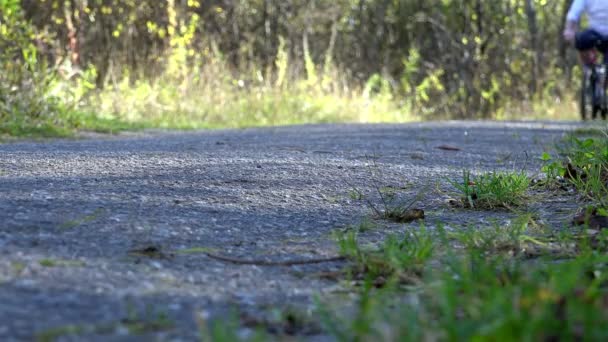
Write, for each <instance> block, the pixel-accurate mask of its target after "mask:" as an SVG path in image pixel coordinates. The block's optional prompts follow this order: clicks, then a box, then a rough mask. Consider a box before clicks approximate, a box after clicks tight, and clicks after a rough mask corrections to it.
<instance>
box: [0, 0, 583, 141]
mask: <svg viewBox="0 0 608 342" xmlns="http://www.w3.org/2000/svg"><path fill="white" fill-rule="evenodd" d="M558 3H559V2H542V3H538V4H536V5H534V6H537V7H536V8H532V10H529V9H528V7H526V6H524V4H523V3H517V4H511V3H505V4H502V3H500V4H499V3H496V4H494V3H492V4H490V3H488V4H486V5H484V6H488V7H487V9H486V10H484V11H483V12H479V13H478V10H477V9H476V8H475V7H474V6H473V5H471V4H469V3H468V2H463V1H456V0H454V1H433V4H432V5H429V6H422V5H421V4H420V3H419V2H417V1H409V0H404V1H400V2H395V3H387V4H384V5H383V4H381V3H380V2H379V1H371V2H370V3H369V4H368V5H366V6H350V5H349V4H348V2H343V1H338V2H335V1H320V2H318V3H317V2H315V3H310V2H306V1H299V0H290V1H287V2H283V3H274V2H273V1H271V2H270V3H268V4H266V3H265V2H255V1H244V2H237V3H224V4H215V5H214V4H210V3H209V4H208V3H203V2H200V1H188V2H176V1H173V0H171V1H159V2H149V3H140V2H136V1H135V2H134V1H130V0H114V1H111V4H108V3H103V2H90V1H89V2H87V1H80V0H76V1H68V2H61V1H57V0H51V1H30V2H27V3H24V4H22V3H21V2H20V1H16V0H2V1H0V66H1V67H2V70H3V72H2V74H1V75H0V136H1V137H4V138H8V137H13V136H21V137H22V136H25V137H48V136H70V135H72V134H73V133H74V132H75V131H77V130H93V131H100V132H115V131H120V130H124V129H138V128H145V127H161V128H177V129H193V128H216V127H251V126H268V125H286V124H303V123H324V122H406V121H420V120H429V119H431V120H432V119H469V118H483V119H491V118H494V119H521V118H547V119H574V118H576V114H575V113H576V97H575V95H573V94H574V93H575V92H574V91H572V89H573V88H572V85H574V89H575V88H576V86H577V84H576V82H571V80H572V79H574V80H576V79H577V75H578V73H579V70H578V68H577V67H576V62H575V59H573V58H572V56H570V55H569V54H568V53H566V52H567V50H563V49H562V48H561V47H560V46H556V45H555V44H556V40H555V39H552V38H553V37H554V36H555V37H557V36H559V35H558V33H559V32H561V31H560V28H559V26H558V25H557V24H556V22H557V21H556V20H553V19H551V20H549V18H553V14H554V13H555V12H556V11H560V10H561V7H560V5H559V4H558ZM260 13H263V14H264V16H263V17H264V18H266V19H265V22H264V23H262V24H260V25H258V23H255V22H254V21H252V18H258V17H259V18H262V16H261V15H260ZM472 13H476V14H475V15H473V14H472ZM515 13H518V14H517V15H516V14H515ZM380 14H381V16H380V17H378V15H380ZM406 14H407V15H406ZM365 18H368V19H365ZM455 18H475V20H476V21H478V23H477V24H475V25H473V24H465V26H463V27H462V28H461V27H459V25H460V24H459V23H460V21H459V20H453V19H455ZM505 18H508V19H509V21H508V23H509V24H508V25H507V24H505V23H506V22H507V21H505ZM530 23H534V25H533V27H538V26H539V25H542V27H543V28H544V30H542V31H538V30H532V28H533V27H532V26H530V27H528V26H527V25H529V24H530ZM530 25H531V24H530ZM483 27H493V28H496V30H498V31H497V32H493V31H492V30H488V31H486V30H483V29H482V28H483ZM218 28H222V29H221V30H219V29H218ZM218 30H219V31H218ZM461 31H462V35H460V34H459V35H455V34H452V33H451V32H461ZM296 32H301V33H302V34H303V36H301V35H300V34H295V33H296ZM357 32H359V33H357ZM373 32H376V33H377V36H376V35H374V34H372V33H373ZM417 32H424V33H425V34H424V35H425V36H428V37H430V39H424V40H421V39H420V37H419V36H422V35H420V34H418V33H417ZM498 32H500V34H498ZM448 33H449V34H448ZM446 34H447V36H446ZM527 37H532V41H534V42H535V44H536V45H532V46H530V45H529V44H528V40H529V39H528V38H527ZM446 39H447V41H450V46H449V47H446V46H443V45H442V44H443V43H441V42H444V41H446ZM556 49H560V50H559V51H560V53H559V58H558V60H555V61H548V60H547V58H548V56H554V54H550V53H546V54H543V53H541V52H542V51H554V50H556ZM562 50H563V51H562ZM438 51H441V53H437V52H438ZM533 55H534V56H535V58H530V56H533ZM463 56H464V57H463ZM498 56H501V57H500V58H499V57H498ZM502 56H504V58H502ZM486 76H487V77H486Z"/></svg>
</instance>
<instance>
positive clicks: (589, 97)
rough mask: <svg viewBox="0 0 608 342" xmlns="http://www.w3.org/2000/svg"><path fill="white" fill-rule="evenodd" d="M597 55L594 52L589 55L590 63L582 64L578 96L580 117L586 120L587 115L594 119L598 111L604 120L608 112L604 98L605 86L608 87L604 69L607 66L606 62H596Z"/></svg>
mask: <svg viewBox="0 0 608 342" xmlns="http://www.w3.org/2000/svg"><path fill="white" fill-rule="evenodd" d="M597 56H598V54H597V53H594V54H593V55H592V57H591V63H590V65H583V80H582V87H581V98H580V110H581V118H582V119H583V120H587V117H590V118H591V119H592V120H594V119H595V118H596V117H597V114H598V113H600V114H601V115H602V119H603V120H606V114H608V103H607V100H606V99H607V95H606V88H607V87H608V78H607V77H606V69H607V68H608V63H606V62H602V63H598V62H597Z"/></svg>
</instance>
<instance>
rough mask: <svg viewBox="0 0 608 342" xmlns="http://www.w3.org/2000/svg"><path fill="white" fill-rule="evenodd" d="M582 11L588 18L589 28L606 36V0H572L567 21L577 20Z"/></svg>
mask: <svg viewBox="0 0 608 342" xmlns="http://www.w3.org/2000/svg"><path fill="white" fill-rule="evenodd" d="M583 13H586V14H587V18H588V19H589V28H592V29H594V30H596V31H598V32H599V33H601V34H602V35H605V36H608V0H574V2H573V3H572V6H571V7H570V11H568V21H574V22H579V20H580V19H581V16H582V14H583Z"/></svg>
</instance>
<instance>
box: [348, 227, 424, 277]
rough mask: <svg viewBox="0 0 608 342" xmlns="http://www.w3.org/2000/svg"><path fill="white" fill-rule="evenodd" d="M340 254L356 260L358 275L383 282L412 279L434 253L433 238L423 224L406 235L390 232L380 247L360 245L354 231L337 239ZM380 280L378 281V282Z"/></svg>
mask: <svg viewBox="0 0 608 342" xmlns="http://www.w3.org/2000/svg"><path fill="white" fill-rule="evenodd" d="M338 246H339V249H340V254H341V255H343V256H345V257H347V258H348V259H350V260H352V261H353V262H354V266H353V268H352V269H351V273H352V274H353V275H354V276H355V277H356V278H359V279H362V278H368V279H373V280H374V281H376V282H377V283H376V284H377V285H384V282H385V281H389V280H397V281H399V282H410V281H412V280H413V277H417V276H420V275H421V273H422V271H423V269H424V266H425V265H426V262H427V261H428V260H429V259H430V258H431V257H432V256H433V251H434V246H435V244H434V242H433V237H432V234H431V233H430V232H428V231H427V230H426V228H425V227H424V225H421V226H420V229H419V230H417V231H414V232H411V233H405V234H404V236H403V237H397V236H396V235H390V236H389V237H388V238H387V239H386V240H385V241H384V243H383V244H382V246H380V247H379V248H366V247H363V246H361V245H360V243H359V241H358V239H357V234H356V232H354V231H348V232H346V233H344V234H343V235H342V236H341V237H339V239H338ZM378 282H379V283H378Z"/></svg>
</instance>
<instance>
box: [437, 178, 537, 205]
mask: <svg viewBox="0 0 608 342" xmlns="http://www.w3.org/2000/svg"><path fill="white" fill-rule="evenodd" d="M448 181H449V182H450V184H452V186H454V187H455V188H456V190H457V191H458V192H459V195H460V196H461V199H462V202H463V204H464V205H465V206H468V207H470V208H478V209H484V208H486V209H494V208H512V207H515V206H520V205H522V204H523V202H524V200H525V198H526V191H527V190H528V187H529V185H530V179H529V178H528V176H527V175H526V174H525V173H524V172H523V171H521V172H490V173H485V174H481V175H478V176H475V177H472V176H471V173H470V171H468V170H465V171H463V177H462V181H461V182H458V181H452V180H448Z"/></svg>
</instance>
